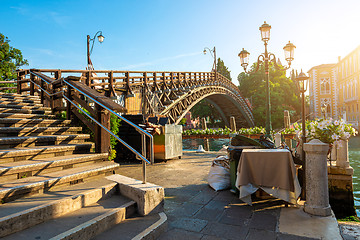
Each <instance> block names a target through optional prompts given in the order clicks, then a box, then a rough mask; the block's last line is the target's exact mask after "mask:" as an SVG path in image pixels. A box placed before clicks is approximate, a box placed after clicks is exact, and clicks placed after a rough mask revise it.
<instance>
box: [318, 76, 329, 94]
mask: <svg viewBox="0 0 360 240" xmlns="http://www.w3.org/2000/svg"><path fill="white" fill-rule="evenodd" d="M320 94H330V78H321V79H320Z"/></svg>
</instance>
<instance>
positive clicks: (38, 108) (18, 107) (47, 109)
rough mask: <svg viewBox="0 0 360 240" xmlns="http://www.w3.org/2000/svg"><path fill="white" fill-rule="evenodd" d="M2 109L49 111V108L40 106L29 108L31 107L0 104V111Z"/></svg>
mask: <svg viewBox="0 0 360 240" xmlns="http://www.w3.org/2000/svg"><path fill="white" fill-rule="evenodd" d="M2 108H13V109H29V110H43V111H51V108H50V107H42V106H41V105H40V106H31V105H24V106H22V105H16V104H15V105H11V104H0V109H2Z"/></svg>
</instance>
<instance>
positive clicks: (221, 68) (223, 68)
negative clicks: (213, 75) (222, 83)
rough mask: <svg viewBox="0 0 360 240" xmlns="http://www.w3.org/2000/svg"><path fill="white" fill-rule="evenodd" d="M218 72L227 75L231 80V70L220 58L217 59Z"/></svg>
mask: <svg viewBox="0 0 360 240" xmlns="http://www.w3.org/2000/svg"><path fill="white" fill-rule="evenodd" d="M216 68H217V72H218V73H220V74H221V75H223V76H224V77H227V78H228V79H229V80H230V81H231V76H230V71H229V69H228V67H227V66H225V64H224V61H223V60H221V59H220V58H218V61H217V66H216Z"/></svg>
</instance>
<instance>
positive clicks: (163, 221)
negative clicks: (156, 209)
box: [132, 212, 167, 240]
mask: <svg viewBox="0 0 360 240" xmlns="http://www.w3.org/2000/svg"><path fill="white" fill-rule="evenodd" d="M159 217H160V219H159V220H158V221H157V222H156V223H154V224H153V225H151V226H150V227H148V228H147V229H145V230H144V231H142V232H141V233H139V234H138V235H136V236H135V237H134V238H132V240H154V239H158V238H159V237H160V235H161V234H162V233H164V232H165V231H166V229H167V216H166V214H165V213H164V212H161V213H159Z"/></svg>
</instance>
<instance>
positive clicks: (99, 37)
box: [98, 33, 105, 43]
mask: <svg viewBox="0 0 360 240" xmlns="http://www.w3.org/2000/svg"><path fill="white" fill-rule="evenodd" d="M104 38H105V37H104V36H103V35H102V34H101V33H100V35H99V36H98V40H99V42H100V43H102V42H103V41H104Z"/></svg>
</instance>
